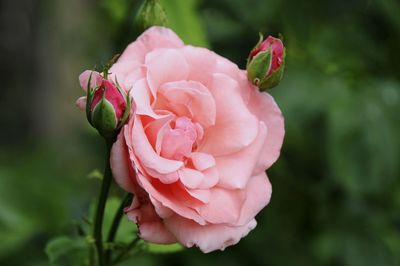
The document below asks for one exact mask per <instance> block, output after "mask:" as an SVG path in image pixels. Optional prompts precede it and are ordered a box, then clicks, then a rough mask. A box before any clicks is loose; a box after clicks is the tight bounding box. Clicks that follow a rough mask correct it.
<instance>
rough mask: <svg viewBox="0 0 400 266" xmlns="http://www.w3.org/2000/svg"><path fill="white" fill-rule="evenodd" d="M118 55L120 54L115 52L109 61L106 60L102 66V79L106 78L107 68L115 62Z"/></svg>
mask: <svg viewBox="0 0 400 266" xmlns="http://www.w3.org/2000/svg"><path fill="white" fill-rule="evenodd" d="M119 57H120V54H115V55H114V56H113V57H112V58H111V59H110V61H108V62H107V63H106V64H105V65H104V66H103V71H102V72H103V79H108V70H109V69H110V68H111V67H112V66H113V65H114V63H115V62H117V60H118V58H119Z"/></svg>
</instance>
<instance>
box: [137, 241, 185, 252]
mask: <svg viewBox="0 0 400 266" xmlns="http://www.w3.org/2000/svg"><path fill="white" fill-rule="evenodd" d="M184 249H185V248H184V246H182V245H181V244H178V243H175V244H169V245H162V244H154V243H145V246H144V250H145V251H147V252H150V253H174V252H179V251H182V250H184Z"/></svg>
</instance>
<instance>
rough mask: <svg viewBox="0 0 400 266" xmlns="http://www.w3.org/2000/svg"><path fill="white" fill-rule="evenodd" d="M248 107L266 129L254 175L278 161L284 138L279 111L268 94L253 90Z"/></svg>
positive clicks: (281, 117)
mask: <svg viewBox="0 0 400 266" xmlns="http://www.w3.org/2000/svg"><path fill="white" fill-rule="evenodd" d="M253 89H254V88H253ZM248 106H249V109H250V111H251V112H252V113H253V114H254V115H256V116H257V117H258V119H260V120H261V121H263V122H264V123H265V125H266V126H267V129H268V135H267V138H266V140H265V143H264V146H263V149H262V152H261V155H260V159H259V160H258V163H257V167H256V169H255V170H254V173H255V174H258V173H259V172H262V171H265V169H267V168H269V167H270V166H271V165H272V164H273V163H274V162H275V161H276V160H277V159H278V157H279V155H280V151H281V148H282V143H283V137H284V136H285V125H284V119H283V116H282V112H281V110H280V109H279V107H278V105H277V104H276V103H275V101H274V99H273V98H272V96H271V95H269V94H268V93H261V92H258V91H256V90H255V89H254V91H253V93H252V94H251V98H250V101H249V105H248Z"/></svg>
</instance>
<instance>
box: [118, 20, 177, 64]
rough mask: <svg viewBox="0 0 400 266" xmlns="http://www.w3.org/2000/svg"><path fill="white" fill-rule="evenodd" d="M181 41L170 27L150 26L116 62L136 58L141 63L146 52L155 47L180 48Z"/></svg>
mask: <svg viewBox="0 0 400 266" xmlns="http://www.w3.org/2000/svg"><path fill="white" fill-rule="evenodd" d="M182 46H183V42H182V40H181V39H179V37H178V36H177V35H176V34H175V33H174V32H173V31H172V30H170V29H167V28H164V27H157V26H154V27H151V28H149V29H148V30H146V31H145V32H143V33H142V35H140V36H139V37H138V38H137V40H136V41H134V42H133V43H131V44H130V45H129V46H128V47H127V48H126V49H125V51H124V52H123V53H122V55H121V56H120V58H119V59H118V62H124V61H129V60H136V61H138V62H141V63H143V62H144V58H145V56H146V54H147V53H148V52H150V51H152V50H154V49H156V48H180V47H182Z"/></svg>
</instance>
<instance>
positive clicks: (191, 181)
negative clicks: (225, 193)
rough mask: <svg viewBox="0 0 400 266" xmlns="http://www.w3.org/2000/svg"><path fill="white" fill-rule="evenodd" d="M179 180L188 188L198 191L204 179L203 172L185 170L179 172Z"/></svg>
mask: <svg viewBox="0 0 400 266" xmlns="http://www.w3.org/2000/svg"><path fill="white" fill-rule="evenodd" d="M178 173H179V179H180V180H181V182H182V184H184V185H185V187H187V188H192V189H196V188H197V187H198V186H199V185H200V184H201V182H202V181H203V179H204V175H203V173H202V172H200V171H197V170H193V169H190V168H183V169H180V170H179V171H178Z"/></svg>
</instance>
